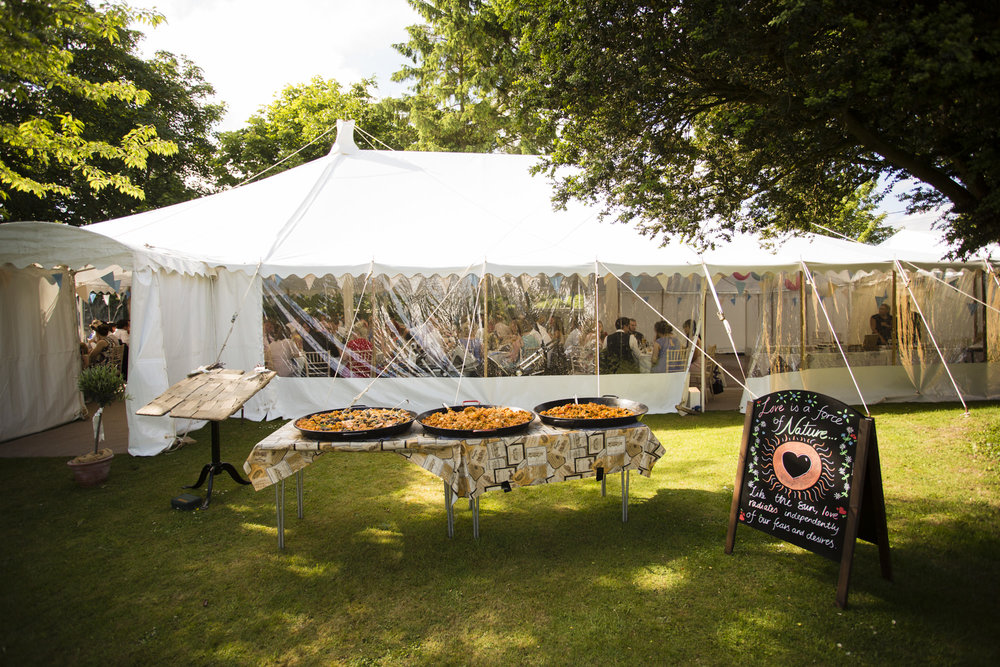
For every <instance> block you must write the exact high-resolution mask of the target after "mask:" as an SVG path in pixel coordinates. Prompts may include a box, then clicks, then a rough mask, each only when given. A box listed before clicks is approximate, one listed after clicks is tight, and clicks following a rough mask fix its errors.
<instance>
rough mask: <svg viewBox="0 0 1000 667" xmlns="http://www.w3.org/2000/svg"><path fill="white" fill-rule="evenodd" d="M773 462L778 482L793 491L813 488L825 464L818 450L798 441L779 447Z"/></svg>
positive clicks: (791, 441) (775, 451)
mask: <svg viewBox="0 0 1000 667" xmlns="http://www.w3.org/2000/svg"><path fill="white" fill-rule="evenodd" d="M772 462H773V465H774V474H775V476H776V477H777V478H778V481H779V482H781V484H782V485H784V486H785V487H787V488H789V489H791V490H793V491H805V490H806V489H808V488H811V487H812V486H813V485H814V484H815V483H816V482H818V481H819V476H820V473H822V472H823V462H822V461H821V460H820V457H819V452H817V451H816V448H815V447H813V446H812V445H810V444H807V443H805V442H799V441H797V440H790V441H788V442H786V443H783V444H781V445H780V446H778V447H777V448H776V449H775V450H774V457H773V461H772Z"/></svg>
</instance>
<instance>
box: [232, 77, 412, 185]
mask: <svg viewBox="0 0 1000 667" xmlns="http://www.w3.org/2000/svg"><path fill="white" fill-rule="evenodd" d="M373 85H374V81H373V80H371V79H366V80H363V81H360V82H359V83H356V84H353V85H352V86H351V87H350V90H348V91H346V92H345V91H344V90H343V88H342V86H341V85H340V84H339V83H338V82H337V81H334V80H333V79H323V78H321V77H315V78H313V80H312V81H311V82H310V83H309V84H307V85H292V86H288V87H286V88H285V89H284V90H282V91H281V93H280V95H278V97H277V99H276V100H275V101H274V102H272V103H271V104H269V105H268V106H266V107H263V108H261V109H260V111H259V112H258V113H256V114H254V115H252V116H251V117H250V118H249V120H247V124H246V127H244V128H241V129H239V130H235V131H233V132H222V133H220V134H219V149H218V152H217V154H216V157H215V163H214V167H213V169H214V173H215V177H216V179H217V183H218V184H219V185H228V186H231V185H236V184H239V183H242V182H243V181H244V180H246V179H247V178H250V177H252V176H255V175H258V174H260V173H261V172H264V171H265V170H266V172H267V175H273V174H276V173H278V172H281V171H284V170H286V169H290V168H292V167H295V166H297V165H300V164H303V163H305V162H309V161H311V160H315V159H316V158H319V157H322V156H323V155H326V154H327V153H329V152H330V146H331V145H332V144H333V140H334V135H333V133H332V132H331V130H334V129H335V128H336V126H337V119H338V118H344V119H351V120H355V121H356V122H357V125H356V126H357V127H358V128H360V129H361V130H363V131H364V132H363V133H358V135H356V136H355V139H356V141H357V142H358V143H359V145H362V144H363V143H364V139H363V136H364V133H367V134H368V135H372V136H374V137H376V138H377V139H378V141H379V142H381V144H377V143H372V146H373V147H374V148H383V147H385V146H388V147H390V148H393V149H397V150H402V149H405V148H407V147H408V146H409V145H410V144H412V143H413V141H414V140H415V138H416V134H415V132H414V130H413V128H411V127H410V126H409V125H408V124H407V123H406V119H405V114H403V113H402V112H401V110H400V109H399V107H398V102H397V101H396V100H393V99H391V98H389V99H387V100H383V101H376V100H375V99H374V98H373V97H372V94H371V92H370V91H369V87H371V86H373ZM310 142H314V143H310ZM382 144H384V146H383V145H382ZM300 149H301V150H300ZM279 163H280V164H279Z"/></svg>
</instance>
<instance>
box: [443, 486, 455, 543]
mask: <svg viewBox="0 0 1000 667" xmlns="http://www.w3.org/2000/svg"><path fill="white" fill-rule="evenodd" d="M444 513H445V516H447V517H448V537H454V536H455V506H454V504H453V503H452V501H451V487H450V486H448V482H445V483H444Z"/></svg>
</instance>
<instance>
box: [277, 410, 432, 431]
mask: <svg viewBox="0 0 1000 667" xmlns="http://www.w3.org/2000/svg"><path fill="white" fill-rule="evenodd" d="M369 410H392V411H393V412H396V413H399V414H400V416H401V417H405V419H404V420H403V421H400V422H398V423H395V424H390V425H388V426H380V427H374V428H364V429H351V430H340V431H332V430H324V429H322V428H315V429H313V428H308V427H306V428H303V427H301V426H299V421H300V420H303V419H309V418H311V417H316V416H317V415H325V414H329V413H333V412H339V413H341V415H342V417H341V418H340V419H333V420H331V421H343V420H344V419H349V418H351V417H352V416H364V415H363V411H369ZM352 413H354V414H352ZM356 413H361V414H356ZM416 418H417V413H416V412H414V411H413V410H403V409H401V408H379V407H370V406H367V405H352V406H351V407H349V408H334V409H332V410H320V411H319V412H312V413H310V414H308V415H305V416H304V417H299V418H298V419H296V420H295V428H297V429H298V430H299V432H300V433H302V435H304V436H306V437H309V438H313V439H314V440H377V439H379V438H389V437H392V436H394V435H400V434H402V433H405V432H406V431H408V430H409V429H410V427H411V426H413V420H415V419H416Z"/></svg>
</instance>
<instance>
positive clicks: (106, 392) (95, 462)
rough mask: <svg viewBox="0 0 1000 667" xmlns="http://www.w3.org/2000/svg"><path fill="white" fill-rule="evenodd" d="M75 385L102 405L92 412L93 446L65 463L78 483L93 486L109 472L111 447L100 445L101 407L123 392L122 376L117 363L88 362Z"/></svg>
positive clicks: (102, 415) (123, 393) (84, 396)
mask: <svg viewBox="0 0 1000 667" xmlns="http://www.w3.org/2000/svg"><path fill="white" fill-rule="evenodd" d="M76 387H77V389H79V390H80V391H81V392H83V398H84V400H86V401H87V402H91V403H97V404H98V405H100V406H101V407H100V408H99V409H98V410H97V414H95V415H94V422H95V425H94V450H93V451H92V452H87V453H86V454H81V455H80V456H77V457H76V458H73V459H70V461H69V462H68V463H67V465H68V466H69V467H70V468H71V469H72V470H73V478H74V479H75V480H76V482H77V484H79V485H80V486H95V485H97V484H100V483H102V482H104V481H105V480H106V479H107V478H108V475H109V474H110V472H111V459H112V457H113V456H114V452H113V451H111V449H110V448H104V449H101V448H100V443H101V421H102V420H103V418H104V408H106V407H107V406H109V405H111V404H112V403H114V402H115V401H117V400H119V399H121V398H124V396H125V379H124V378H123V377H122V374H121V371H119V370H118V367H116V366H112V365H109V364H98V365H95V366H89V367H87V368H85V369H83V371H82V372H81V373H80V377H79V378H77V381H76Z"/></svg>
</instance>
